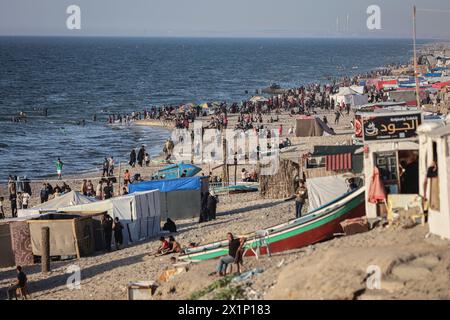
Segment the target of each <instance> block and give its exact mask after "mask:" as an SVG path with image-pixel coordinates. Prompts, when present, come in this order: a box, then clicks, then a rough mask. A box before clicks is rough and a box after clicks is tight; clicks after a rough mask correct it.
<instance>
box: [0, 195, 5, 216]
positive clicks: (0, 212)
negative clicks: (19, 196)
mask: <svg viewBox="0 0 450 320" xmlns="http://www.w3.org/2000/svg"><path fill="white" fill-rule="evenodd" d="M3 201H5V198H4V197H0V219H5V211H4V210H3Z"/></svg>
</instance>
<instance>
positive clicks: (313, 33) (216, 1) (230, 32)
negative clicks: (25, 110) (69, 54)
mask: <svg viewBox="0 0 450 320" xmlns="http://www.w3.org/2000/svg"><path fill="white" fill-rule="evenodd" d="M413 4H416V5H417V7H418V13H417V36H418V38H423V39H443V40H449V39H450V1H449V0H426V1H425V0H0V35H8V36H133V37H142V36H143V37H296V38H297V37H299V38H302V37H346V38H349V37H364V38H371V37H374V38H411V37H412V6H413ZM69 5H78V6H79V7H80V9H81V29H80V30H69V29H68V28H67V27H66V20H67V18H68V17H69V14H67V13H66V9H67V7H68V6H69ZM370 5H378V6H379V7H380V9H381V29H379V30H369V29H368V28H367V24H366V21H367V19H368V17H369V15H368V14H367V13H366V10H367V8H368V7H369V6H370ZM424 9H427V10H428V11H426V10H424ZM429 9H433V10H444V11H439V12H437V11H429ZM445 10H446V11H445ZM347 17H348V21H349V22H348V25H347ZM337 21H339V22H337Z"/></svg>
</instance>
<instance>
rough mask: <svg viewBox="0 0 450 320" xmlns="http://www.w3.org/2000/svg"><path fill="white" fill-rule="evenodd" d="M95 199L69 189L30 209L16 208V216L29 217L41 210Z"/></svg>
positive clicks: (84, 202) (49, 209)
mask: <svg viewBox="0 0 450 320" xmlns="http://www.w3.org/2000/svg"><path fill="white" fill-rule="evenodd" d="M96 201H97V199H95V198H90V197H86V196H84V195H82V194H81V193H80V192H78V191H70V192H68V193H66V194H63V195H62V196H59V197H56V198H54V199H52V200H50V201H47V202H44V203H41V204H40V205H38V206H35V207H33V208H30V209H24V210H18V212H17V216H18V217H31V216H33V215H37V214H40V213H43V212H49V211H55V210H60V209H63V208H66V207H70V206H75V205H81V204H88V203H93V202H96Z"/></svg>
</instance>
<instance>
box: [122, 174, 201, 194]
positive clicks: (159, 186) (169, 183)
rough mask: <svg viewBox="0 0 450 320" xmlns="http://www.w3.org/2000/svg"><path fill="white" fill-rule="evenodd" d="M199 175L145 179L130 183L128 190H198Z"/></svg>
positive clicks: (199, 185)
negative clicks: (167, 178) (168, 178)
mask: <svg viewBox="0 0 450 320" xmlns="http://www.w3.org/2000/svg"><path fill="white" fill-rule="evenodd" d="M200 179H201V177H192V178H180V179H170V180H154V181H145V182H141V183H136V184H130V185H129V186H128V190H129V192H130V193H133V192H137V191H148V190H159V191H160V192H170V191H180V190H200V188H201V180H200Z"/></svg>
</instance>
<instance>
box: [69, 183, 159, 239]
mask: <svg viewBox="0 0 450 320" xmlns="http://www.w3.org/2000/svg"><path fill="white" fill-rule="evenodd" d="M63 211H64V212H82V213H90V212H107V213H108V214H109V215H110V216H111V217H112V218H116V217H117V218H119V220H120V221H121V222H122V225H123V226H124V230H123V232H124V244H125V245H128V244H130V243H132V242H136V241H139V240H142V239H147V238H151V237H154V236H157V235H158V234H159V232H160V223H161V222H160V220H161V213H160V193H159V191H158V190H153V191H146V192H136V193H133V194H130V195H126V196H122V197H116V198H111V199H108V200H104V201H98V202H93V203H89V204H82V205H78V206H72V207H67V208H64V209H63Z"/></svg>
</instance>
